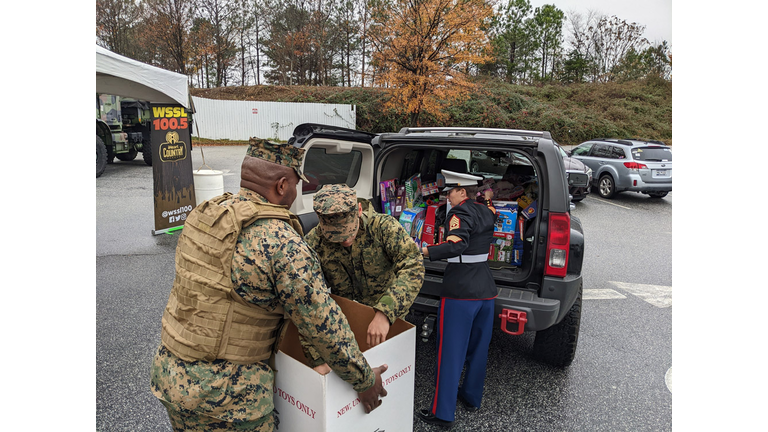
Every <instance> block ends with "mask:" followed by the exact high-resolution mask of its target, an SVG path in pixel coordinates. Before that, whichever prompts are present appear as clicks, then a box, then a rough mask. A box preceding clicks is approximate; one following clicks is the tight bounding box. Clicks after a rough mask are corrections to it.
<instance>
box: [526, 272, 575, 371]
mask: <svg viewBox="0 0 768 432" xmlns="http://www.w3.org/2000/svg"><path fill="white" fill-rule="evenodd" d="M581 292H582V287H581V286H580V287H579V295H578V297H576V301H574V302H573V306H571V309H570V310H568V313H567V314H565V317H563V320H562V321H560V322H559V323H558V324H555V325H553V326H552V327H550V328H548V329H546V330H541V331H537V332H536V339H534V341H533V356H534V358H536V359H537V360H539V361H541V362H543V363H547V364H549V365H552V366H557V367H566V366H568V365H570V364H571V362H572V361H573V357H574V356H575V355H576V344H577V342H578V341H579V326H580V325H581Z"/></svg>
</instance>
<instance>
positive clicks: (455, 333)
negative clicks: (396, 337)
mask: <svg viewBox="0 0 768 432" xmlns="http://www.w3.org/2000/svg"><path fill="white" fill-rule="evenodd" d="M443 175H444V176H445V183H446V188H445V189H444V190H443V192H446V191H448V194H449V195H448V200H449V201H450V202H451V204H452V205H453V207H452V208H451V210H450V211H449V212H448V214H447V215H446V238H445V241H444V242H443V243H440V244H438V245H434V246H427V247H425V248H422V253H424V254H425V256H428V257H429V259H430V260H431V261H436V260H441V259H447V260H448V265H447V266H446V269H445V275H444V276H443V284H442V288H441V293H440V306H439V309H438V319H437V329H438V333H437V364H436V367H435V394H434V397H433V399H432V404H431V405H430V406H429V407H428V408H426V409H421V410H420V411H419V412H418V413H417V414H418V416H419V417H420V418H421V419H422V420H424V421H426V422H427V423H431V424H438V425H443V426H450V425H452V423H453V420H454V418H455V411H456V401H457V397H458V398H459V400H461V401H462V403H463V404H464V406H465V407H466V408H467V409H468V410H470V411H475V410H477V409H479V407H480V403H481V401H482V397H483V388H484V383H485V367H486V364H487V362H488V346H489V344H490V341H491V333H492V330H493V309H494V298H496V296H497V290H496V284H495V282H494V280H493V275H492V274H491V269H490V267H489V266H488V261H487V260H488V250H489V249H490V245H491V242H492V241H493V227H494V223H495V221H496V213H495V210H494V209H493V204H492V203H491V201H490V196H488V197H487V199H486V200H485V203H479V202H477V201H475V200H474V199H471V198H469V196H468V195H469V194H468V193H467V190H466V188H467V187H471V188H470V191H474V186H477V184H478V183H477V181H478V180H482V177H477V176H472V175H468V174H459V173H454V172H451V171H445V170H443ZM471 196H473V197H474V194H472V195H471ZM465 363H466V367H467V369H466V374H465V377H464V381H463V382H462V383H461V385H459V380H460V378H461V372H462V369H463V368H464V365H465Z"/></svg>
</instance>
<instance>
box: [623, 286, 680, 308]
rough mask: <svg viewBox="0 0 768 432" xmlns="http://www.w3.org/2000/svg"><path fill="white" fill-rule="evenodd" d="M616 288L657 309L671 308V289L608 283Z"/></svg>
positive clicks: (667, 287)
mask: <svg viewBox="0 0 768 432" xmlns="http://www.w3.org/2000/svg"><path fill="white" fill-rule="evenodd" d="M609 282H610V283H612V284H613V285H615V286H616V287H617V288H620V289H622V290H624V291H628V292H629V293H630V294H632V295H634V296H637V297H640V298H641V299H643V300H645V301H646V302H648V303H650V304H652V305H654V306H656V307H659V308H667V307H671V306H672V287H671V286H662V285H645V284H631V283H626V282H615V281H609Z"/></svg>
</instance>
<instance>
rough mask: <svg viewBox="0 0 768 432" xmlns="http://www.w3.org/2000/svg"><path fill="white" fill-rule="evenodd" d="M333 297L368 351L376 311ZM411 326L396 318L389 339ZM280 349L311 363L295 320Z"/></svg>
mask: <svg viewBox="0 0 768 432" xmlns="http://www.w3.org/2000/svg"><path fill="white" fill-rule="evenodd" d="M331 297H332V298H333V299H334V300H335V301H336V303H338V305H339V306H340V307H341V311H342V312H344V315H345V316H346V317H347V321H348V322H349V327H350V328H351V329H352V332H354V333H355V340H357V345H358V346H359V347H360V351H362V352H366V351H368V350H369V349H370V348H371V347H370V346H369V345H368V341H367V339H368V325H369V324H370V323H371V320H373V316H374V314H376V311H375V310H374V309H373V308H372V307H370V306H367V305H364V304H361V303H358V302H356V301H353V300H349V299H347V298H344V297H339V296H337V295H335V294H331ZM410 328H413V324H411V323H409V322H407V321H403V320H401V319H397V320H395V322H394V324H392V325H391V326H390V327H389V333H387V340H389V339H392V338H393V337H395V336H397V335H399V334H400V333H403V332H404V331H406V330H408V329H410ZM280 351H282V352H284V353H286V354H288V355H289V356H291V357H293V358H295V359H296V360H298V361H300V362H301V363H303V364H305V365H309V360H307V357H306V356H305V355H304V350H303V349H302V348H301V343H300V342H299V331H298V329H297V328H296V326H295V325H294V324H293V322H290V321H289V322H288V329H287V330H286V333H285V337H284V338H283V341H282V342H281V343H280ZM371 366H372V367H373V366H379V365H371Z"/></svg>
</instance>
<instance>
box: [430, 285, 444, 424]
mask: <svg viewBox="0 0 768 432" xmlns="http://www.w3.org/2000/svg"><path fill="white" fill-rule="evenodd" d="M443 314H445V298H441V299H440V347H438V349H437V379H436V380H435V399H434V400H433V401H432V414H433V415H434V414H437V392H438V390H439V389H440V363H441V362H442V358H441V355H442V353H443V337H444V336H445V335H444V334H443V322H444V320H443Z"/></svg>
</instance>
